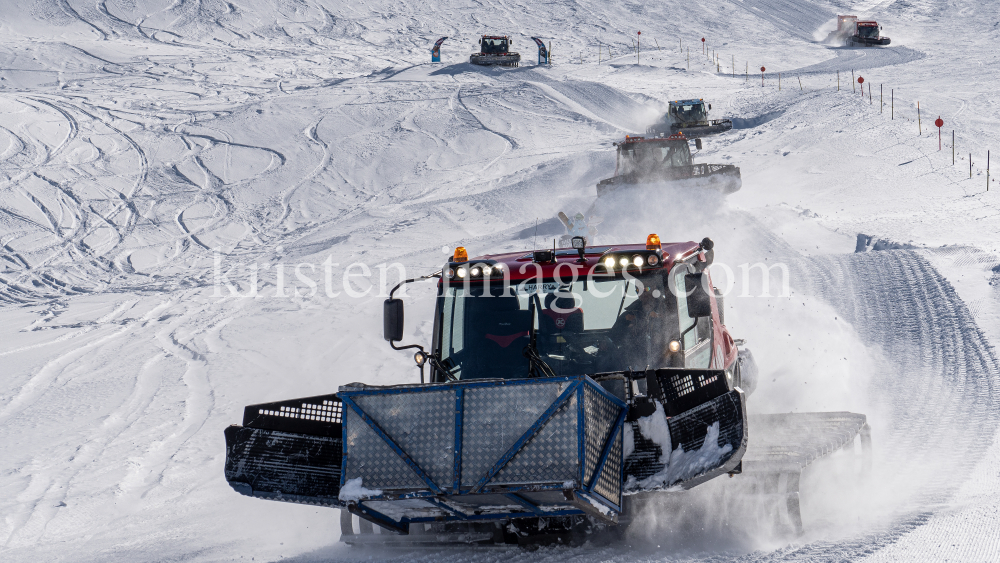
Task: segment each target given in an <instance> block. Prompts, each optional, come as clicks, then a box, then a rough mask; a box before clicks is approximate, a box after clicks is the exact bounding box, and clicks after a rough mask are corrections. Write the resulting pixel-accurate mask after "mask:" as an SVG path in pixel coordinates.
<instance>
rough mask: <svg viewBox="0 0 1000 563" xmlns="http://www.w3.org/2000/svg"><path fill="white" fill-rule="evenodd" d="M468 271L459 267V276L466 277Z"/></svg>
mask: <svg viewBox="0 0 1000 563" xmlns="http://www.w3.org/2000/svg"><path fill="white" fill-rule="evenodd" d="M466 273H468V272H467V271H466V269H465V268H459V269H458V277H460V278H464V277H465V274H466Z"/></svg>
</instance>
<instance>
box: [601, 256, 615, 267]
mask: <svg viewBox="0 0 1000 563" xmlns="http://www.w3.org/2000/svg"><path fill="white" fill-rule="evenodd" d="M604 267H605V268H607V269H609V270H614V269H615V257H614V256H608V257H607V258H605V259H604Z"/></svg>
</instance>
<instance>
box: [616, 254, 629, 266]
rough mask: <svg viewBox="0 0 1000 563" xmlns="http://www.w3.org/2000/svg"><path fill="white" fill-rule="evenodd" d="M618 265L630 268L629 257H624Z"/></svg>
mask: <svg viewBox="0 0 1000 563" xmlns="http://www.w3.org/2000/svg"><path fill="white" fill-rule="evenodd" d="M618 263H619V264H621V265H622V268H628V263H629V260H628V256H622V257H621V258H620V259H619V260H618Z"/></svg>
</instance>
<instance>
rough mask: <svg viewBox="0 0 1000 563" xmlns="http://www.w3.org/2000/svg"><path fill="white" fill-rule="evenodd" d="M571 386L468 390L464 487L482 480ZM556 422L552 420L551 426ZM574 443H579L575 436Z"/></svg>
mask: <svg viewBox="0 0 1000 563" xmlns="http://www.w3.org/2000/svg"><path fill="white" fill-rule="evenodd" d="M572 384H573V382H572V381H560V382H549V383H546V382H539V383H537V384H534V383H533V384H527V385H498V386H496V387H473V388H469V389H466V390H465V400H464V405H465V407H464V410H465V414H464V419H463V423H462V486H463V487H471V486H472V485H475V484H476V483H477V482H478V481H479V480H480V479H482V478H483V476H484V475H486V472H487V471H489V470H490V468H491V467H493V465H494V464H495V463H496V462H497V460H498V459H500V457H501V456H503V454H504V453H506V452H507V450H509V449H510V447H511V446H513V445H514V442H516V441H517V439H518V438H520V437H521V436H522V435H524V433H525V432H527V430H528V428H529V427H531V425H532V424H534V422H535V421H536V420H538V417H540V416H541V415H542V413H544V412H545V409H547V408H549V406H550V405H551V404H552V403H553V402H555V400H556V399H557V398H558V397H559V395H560V394H561V393H562V392H563V391H565V390H566V389H567V388H568V387H569V386H570V385H572ZM574 404H575V402H574ZM557 416H558V415H557ZM553 422H554V421H553V420H550V421H549V424H552V423H553ZM544 431H545V430H544V429H543V432H544ZM573 444H576V439H575V437H574V439H573ZM511 461H512V462H513V460H511Z"/></svg>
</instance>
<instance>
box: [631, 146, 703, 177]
mask: <svg viewBox="0 0 1000 563" xmlns="http://www.w3.org/2000/svg"><path fill="white" fill-rule="evenodd" d="M619 154H620V155H621V161H620V166H621V168H620V173H622V174H638V175H640V176H642V175H647V174H652V173H654V172H655V171H657V170H660V169H663V168H673V167H677V166H690V165H691V149H690V147H688V144H687V141H668V142H660V141H656V142H637V143H629V144H627V145H624V146H622V147H620V148H619Z"/></svg>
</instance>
